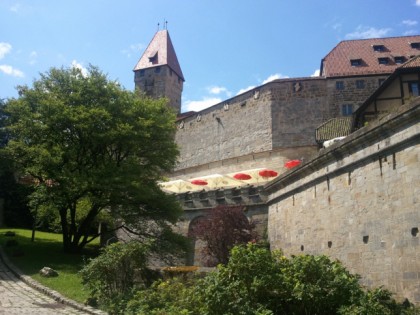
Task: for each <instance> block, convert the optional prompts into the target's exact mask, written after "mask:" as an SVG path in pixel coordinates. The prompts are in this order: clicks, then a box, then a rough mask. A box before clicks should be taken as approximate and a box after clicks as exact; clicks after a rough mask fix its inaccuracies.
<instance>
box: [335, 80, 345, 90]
mask: <svg viewBox="0 0 420 315" xmlns="http://www.w3.org/2000/svg"><path fill="white" fill-rule="evenodd" d="M335 88H336V89H337V90H344V82H343V81H336V82H335Z"/></svg>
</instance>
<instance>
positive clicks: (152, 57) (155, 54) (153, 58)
mask: <svg viewBox="0 0 420 315" xmlns="http://www.w3.org/2000/svg"><path fill="white" fill-rule="evenodd" d="M149 62H151V63H152V64H154V65H155V64H157V63H158V52H157V51H154V52H152V53H151V54H150V56H149Z"/></svg>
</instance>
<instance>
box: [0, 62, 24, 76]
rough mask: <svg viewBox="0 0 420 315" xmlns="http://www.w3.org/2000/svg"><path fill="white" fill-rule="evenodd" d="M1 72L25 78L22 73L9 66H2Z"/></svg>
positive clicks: (0, 66) (0, 67)
mask: <svg viewBox="0 0 420 315" xmlns="http://www.w3.org/2000/svg"><path fill="white" fill-rule="evenodd" d="M0 71H1V72H3V73H5V74H7V75H11V76H12V77H18V78H23V77H24V76H25V75H24V74H23V72H22V71H20V70H18V69H15V68H13V67H12V66H9V65H0Z"/></svg>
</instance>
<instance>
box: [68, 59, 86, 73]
mask: <svg viewBox="0 0 420 315" xmlns="http://www.w3.org/2000/svg"><path fill="white" fill-rule="evenodd" d="M71 66H72V67H73V68H76V69H79V70H80V71H82V75H83V76H87V74H88V71H87V69H86V68H85V67H83V66H82V64H81V63H79V62H77V61H76V60H73V61H72V62H71Z"/></svg>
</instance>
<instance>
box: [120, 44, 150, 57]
mask: <svg viewBox="0 0 420 315" xmlns="http://www.w3.org/2000/svg"><path fill="white" fill-rule="evenodd" d="M145 48H146V46H144V45H143V44H131V45H130V46H129V47H128V48H125V49H122V50H121V53H122V54H123V55H125V56H126V57H128V58H130V57H131V56H132V55H133V54H134V56H135V57H136V56H137V57H138V58H140V57H141V53H142V51H143V50H144V49H145Z"/></svg>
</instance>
